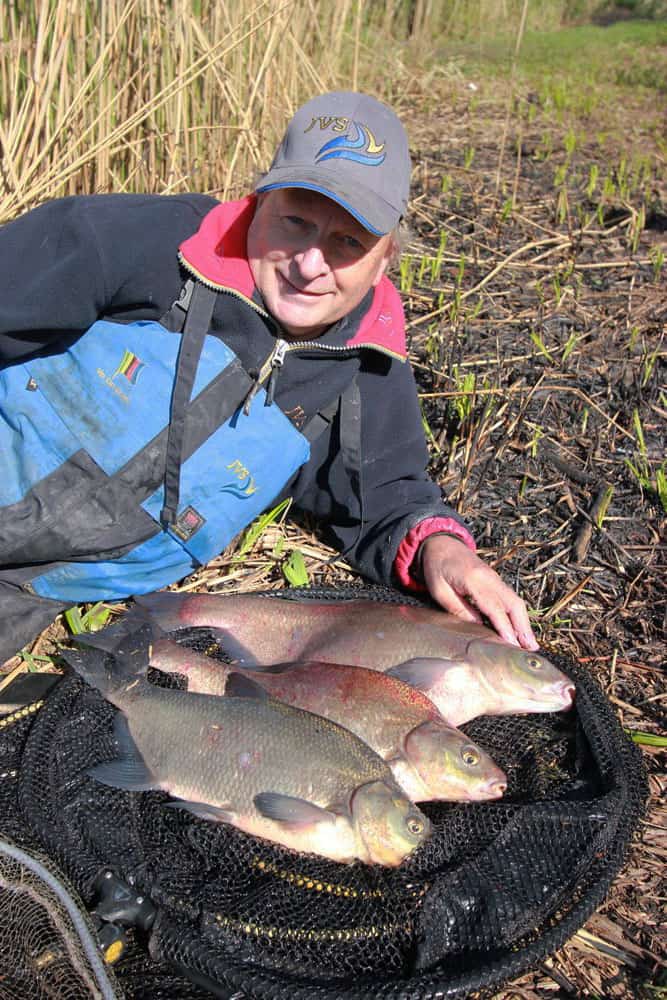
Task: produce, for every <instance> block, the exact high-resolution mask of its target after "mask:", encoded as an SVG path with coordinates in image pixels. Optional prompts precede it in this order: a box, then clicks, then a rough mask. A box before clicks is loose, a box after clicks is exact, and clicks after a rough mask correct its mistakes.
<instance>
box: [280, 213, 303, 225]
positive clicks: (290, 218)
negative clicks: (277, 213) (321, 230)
mask: <svg viewBox="0 0 667 1000" xmlns="http://www.w3.org/2000/svg"><path fill="white" fill-rule="evenodd" d="M283 219H284V221H285V222H287V223H288V224H289V225H291V226H303V225H304V221H303V219H302V218H301V216H300V215H284V216H283Z"/></svg>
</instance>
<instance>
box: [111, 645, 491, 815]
mask: <svg viewBox="0 0 667 1000" xmlns="http://www.w3.org/2000/svg"><path fill="white" fill-rule="evenodd" d="M97 634H98V635H99V633H97ZM150 663H151V666H153V667H156V668H158V669H159V670H163V671H165V672H166V673H178V674H183V675H184V676H186V677H187V681H188V691H191V692H195V693H199V694H214V695H222V696H224V695H228V694H230V693H235V692H239V693H240V692H243V691H244V690H246V689H247V690H251V689H250V688H248V687H247V685H248V684H250V685H253V684H257V685H259V686H260V687H261V688H262V689H263V690H264V691H266V692H267V693H268V694H269V695H270V696H271V697H272V698H277V699H278V700H280V701H282V702H285V703H286V704H288V705H292V706H293V707H295V708H302V709H305V710H306V711H308V712H314V713H315V714H316V715H323V716H325V717H326V718H327V719H331V720H332V721H333V722H337V723H338V724H339V725H342V726H345V727H346V728H347V729H349V730H350V731H351V732H353V733H355V734H356V735H357V736H358V737H359V738H360V739H362V740H363V741H364V742H365V743H367V744H368V746H370V747H371V748H372V749H373V750H375V752H376V753H378V754H379V755H380V756H381V757H382V759H383V760H385V761H386V762H387V763H388V764H389V767H390V768H391V771H392V774H393V775H394V778H395V779H396V781H397V782H398V784H399V785H400V786H401V788H402V789H403V791H404V792H405V793H406V794H407V795H408V796H409V798H410V799H412V801H413V802H430V801H447V802H464V801H467V802H479V801H485V800H488V799H497V798H500V797H501V796H502V795H503V793H504V792H505V790H506V788H507V778H506V776H505V774H504V772H503V771H502V770H501V769H500V768H499V767H498V766H497V765H496V764H495V762H494V761H493V760H492V758H491V757H490V756H489V754H487V753H486V752H485V751H484V750H483V749H482V748H481V747H479V746H477V745H476V744H475V743H473V741H472V740H471V739H469V738H468V737H467V736H466V735H465V733H462V732H461V731H460V730H458V729H455V728H454V727H453V726H451V725H449V723H447V722H446V721H445V719H443V717H442V715H441V714H440V712H439V711H438V710H437V708H436V707H435V705H434V704H433V703H432V702H431V701H430V699H429V698H427V697H426V695H425V694H423V693H422V692H421V691H418V690H416V689H415V688H413V687H411V686H410V685H408V684H406V683H405V682H404V681H402V680H399V679H398V678H396V677H391V676H390V675H389V674H384V673H380V672H378V671H375V670H369V669H367V668H366V667H356V666H350V665H349V664H341V663H325V662H322V661H318V660H309V661H305V662H297V663H281V664H275V665H272V666H268V667H252V668H245V669H243V668H240V667H239V666H237V665H230V664H226V663H223V662H221V661H220V660H215V659H213V658H212V657H210V656H206V655H204V654H202V653H197V652H195V651H194V650H191V649H188V648H187V647H184V646H181V645H179V644H178V643H176V642H173V641H171V640H170V639H168V638H165V637H162V638H156V639H155V640H154V642H153V645H152V650H151V656H150Z"/></svg>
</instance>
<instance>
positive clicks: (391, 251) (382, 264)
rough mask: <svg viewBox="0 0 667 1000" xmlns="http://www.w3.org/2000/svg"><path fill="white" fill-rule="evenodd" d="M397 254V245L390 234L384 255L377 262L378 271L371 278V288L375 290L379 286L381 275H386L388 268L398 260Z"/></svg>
mask: <svg viewBox="0 0 667 1000" xmlns="http://www.w3.org/2000/svg"><path fill="white" fill-rule="evenodd" d="M398 254H399V249H398V244H397V242H396V240H395V239H394V235H393V233H392V234H390V238H389V240H388V242H387V245H386V247H385V251H384V254H383V255H382V257H380V260H379V261H378V269H377V271H376V273H375V277H374V278H373V284H372V286H371V287H372V288H375V286H376V285H379V284H380V281H381V279H382V275H383V274H386V272H387V269H388V268H389V266H390V265H391V264H393V263H394V261H395V260H397V259H398Z"/></svg>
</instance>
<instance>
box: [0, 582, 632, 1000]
mask: <svg viewBox="0 0 667 1000" xmlns="http://www.w3.org/2000/svg"><path fill="white" fill-rule="evenodd" d="M271 596H274V597H276V599H282V598H291V599H294V598H296V599H300V600H305V599H320V600H321V599H327V598H328V599H331V598H336V599H338V600H340V599H346V598H348V597H350V598H352V597H355V598H358V597H360V596H363V597H366V598H373V599H378V600H394V601H401V602H404V603H405V602H406V601H409V600H410V599H409V598H406V597H405V595H402V594H398V593H396V592H393V591H386V590H381V589H376V588H371V589H368V588H364V589H363V590H362V589H360V588H347V589H344V590H341V589H336V590H332V589H326V590H322V589H309V590H305V591H304V590H299V591H281V592H279V593H276V592H271ZM198 636H199V638H200V640H201V642H202V643H203V644H204V645H206V646H207V647H209V648H210V636H207V635H206V634H205V632H203V633H198V632H196V631H195V630H190V632H189V633H183V634H182V635H181V637H180V638H181V641H184V642H187V643H189V644H193V643H195V642H196V641H197V637H198ZM552 659H553V660H554V662H555V663H556V664H557V666H559V667H560V668H561V669H562V670H564V671H565V672H566V673H568V674H569V675H570V676H571V677H572V678H573V680H574V681H575V683H576V686H577V695H576V708H575V709H574V710H573V711H571V712H568V713H553V714H540V715H529V716H502V717H485V718H480V719H477V720H474V721H473V722H470V723H468V724H467V725H465V726H463V727H462V728H463V729H465V731H466V732H467V733H468V734H469V735H470V737H471V738H472V739H474V740H475V742H477V743H479V744H480V745H481V746H482V747H484V748H485V749H486V750H487V751H489V752H490V753H491V755H492V756H493V757H494V758H495V760H496V761H497V763H498V764H499V765H500V766H501V767H502V768H503V769H504V770H505V771H506V773H507V776H508V779H509V784H508V789H507V792H506V794H505V796H504V798H503V799H502V800H501V801H498V802H485V803H479V804H435V803H431V804H428V803H427V804H424V805H423V807H422V808H423V810H424V812H426V813H427V814H428V815H429V817H430V818H431V820H432V821H433V825H434V832H433V836H432V837H431V839H430V840H429V841H428V842H427V843H426V844H424V845H423V846H422V847H421V848H420V849H419V850H418V851H417V852H416V853H415V854H414V855H413V856H412V857H411V858H409V859H408V860H407V861H406V862H405V863H404V864H403V865H402V866H401V867H400V868H399V869H392V870H390V869H382V868H378V867H369V866H366V865H362V864H356V865H351V866H346V865H339V864H336V863H334V862H330V861H327V860H325V859H321V858H318V857H314V856H307V855H297V854H294V853H292V852H290V851H288V850H284V849H282V848H280V847H277V846H272V845H271V844H269V843H267V842H264V841H260V840H256V839H253V838H251V837H249V836H247V835H245V834H243V833H241V832H239V831H237V830H235V829H233V828H231V827H228V826H225V825H222V824H215V823H211V822H208V821H204V820H200V819H197V818H195V817H193V816H191V815H190V814H188V813H185V812H183V811H182V810H178V809H167V808H165V807H164V803H165V802H166V801H167V797H166V796H165V795H164V794H162V793H156V792H154V793H143V794H136V793H127V792H122V791H119V790H116V789H112V788H109V787H106V786H103V785H100V784H98V783H96V782H95V781H94V780H93V779H91V778H90V777H88V776H87V774H86V772H87V771H88V769H89V768H90V767H91V766H93V765H94V764H96V763H98V762H100V761H102V760H104V759H108V758H109V757H111V756H113V740H112V733H111V724H112V720H113V716H114V713H115V709H114V708H113V707H112V706H111V705H110V704H108V703H107V702H105V701H104V700H103V698H102V697H101V696H100V695H99V694H98V693H97V692H96V691H94V690H92V689H91V688H89V687H87V686H86V685H85V684H84V683H83V682H82V681H81V680H80V679H79V678H77V677H75V676H66V677H65V678H64V679H63V680H62V681H61V682H60V683H59V684H58V685H57V687H56V688H55V689H54V691H53V692H52V693H51V694H50V695H49V697H48V699H47V702H46V704H45V705H44V706H43V707H42V708H41V709H40V710H39V712H37V713H36V714H35V716H34V719H32V718H29V717H26V719H24V720H21V722H20V723H19V724H17V725H16V726H14V727H7V728H6V729H5V730H4V731H3V730H1V729H0V772H5V773H8V772H10V771H13V772H15V777H13V778H4V777H3V780H2V782H1V783H0V810H1V812H0V815H1V816H2V819H1V820H0V833H2V832H4V833H6V834H8V835H12V836H14V837H20V838H23V839H24V840H25V839H28V840H31V841H33V842H34V843H36V844H38V845H40V846H41V847H42V849H44V850H45V851H46V852H47V853H48V854H49V856H50V857H51V858H52V859H53V860H54V861H55V862H56V863H57V864H58V865H60V866H61V867H62V869H63V870H64V871H65V872H66V873H67V875H68V876H69V878H70V879H71V881H72V882H73V883H74V885H75V886H76V888H77V889H78V891H79V892H80V893H81V895H82V897H83V899H84V901H86V902H91V901H92V900H93V899H94V883H95V879H96V877H97V875H98V873H99V872H100V870H101V869H102V868H104V867H110V868H113V870H114V871H115V872H117V873H118V874H119V875H120V876H121V877H122V878H123V879H124V880H125V881H126V882H128V883H129V884H131V885H133V886H134V887H136V889H137V891H140V892H142V893H144V894H146V895H147V896H148V897H149V898H150V899H152V901H153V903H154V904H155V905H156V907H157V910H158V916H157V919H156V921H155V924H154V925H153V927H152V929H151V931H150V932H146V933H145V934H144V935H143V937H142V935H141V934H140V933H138V934H137V939H136V942H135V944H134V947H133V948H131V949H130V950H129V952H128V957H127V959H124V960H123V961H121V962H120V963H119V964H118V966H117V967H116V975H117V978H118V981H119V982H120V984H121V986H122V987H123V990H124V992H125V994H126V996H128V997H134V998H143V997H146V998H148V997H149V996H150V997H152V998H153V997H161V996H164V997H177V998H182V1000H188V998H190V997H192V998H194V997H199V996H202V995H206V993H205V992H204V990H203V987H202V986H201V984H206V985H207V987H208V989H210V990H211V991H213V992H215V993H217V995H219V996H231V995H232V994H233V995H234V997H238V998H242V997H243V998H248V1000H250V998H265V997H266V998H268V997H271V998H284V1000H296V998H302V1000H315V998H322V1000H324V998H331V1000H334V998H335V1000H342V998H350V1000H351V998H393V1000H398V998H401V1000H427V998H434V997H436V996H437V997H462V996H465V995H466V994H468V993H470V992H473V991H477V990H486V989H488V988H491V987H497V986H498V985H499V984H500V983H501V982H504V981H506V980H508V979H511V978H513V977H515V976H517V975H519V974H520V973H521V972H523V971H525V970H526V969H528V968H530V967H531V966H533V965H535V964H536V963H537V962H539V961H540V960H541V959H543V958H544V957H545V956H546V955H548V954H549V953H551V952H553V951H554V950H555V949H557V948H558V947H560V946H561V945H562V944H563V943H564V942H565V941H566V940H567V938H568V937H569V936H570V935H571V934H573V933H574V931H575V930H576V929H577V928H578V927H580V926H581V924H583V923H584V921H585V920H586V919H587V917H588V916H589V915H590V913H591V912H592V911H593V910H594V909H595V908H596V907H597V906H598V905H599V904H600V902H601V901H602V899H603V898H604V896H605V894H606V892H607V890H608V889H609V886H610V884H611V881H612V879H613V878H614V876H615V875H616V873H617V872H618V870H619V868H620V866H621V864H622V862H623V859H624V857H625V853H626V850H627V846H628V843H629V840H630V838H631V836H632V833H633V831H634V830H635V828H636V826H637V823H638V820H639V817H640V815H641V812H642V808H643V802H644V799H645V796H646V783H645V777H644V774H643V769H642V764H641V756H640V753H639V751H638V750H637V748H636V747H635V746H634V745H633V744H632V742H631V741H630V740H629V739H628V738H627V737H626V736H625V734H624V733H623V731H622V729H621V727H620V726H619V724H618V722H617V720H616V718H615V715H614V713H613V711H612V709H611V706H610V705H609V703H608V701H607V700H606V698H605V696H604V694H603V693H602V691H601V690H600V688H599V687H598V685H597V684H596V683H595V682H594V681H593V680H592V679H591V677H590V676H589V674H588V673H587V672H586V671H584V670H582V669H581V668H580V667H578V666H577V665H576V664H575V663H573V662H571V661H569V660H568V661H564V660H563V659H562V658H559V657H553V656H552ZM158 676H161V675H157V674H155V677H158ZM142 948H145V949H148V952H149V954H150V958H148V957H146V952H143V953H142V951H141V949H142ZM142 954H143V957H142ZM177 970H178V971H177ZM179 972H180V973H183V974H185V976H187V977H188V979H192V980H196V981H197V982H198V983H199V984H200V985H199V986H194V985H191V984H188V983H187V980H186V979H184V978H181V979H179V978H178V975H179ZM170 977H171V978H170Z"/></svg>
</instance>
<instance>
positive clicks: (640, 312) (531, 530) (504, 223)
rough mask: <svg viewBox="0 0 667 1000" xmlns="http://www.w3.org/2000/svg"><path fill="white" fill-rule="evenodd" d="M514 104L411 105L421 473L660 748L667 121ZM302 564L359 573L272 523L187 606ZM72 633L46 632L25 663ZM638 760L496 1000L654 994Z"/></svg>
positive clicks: (650, 895) (656, 903)
mask: <svg viewBox="0 0 667 1000" xmlns="http://www.w3.org/2000/svg"><path fill="white" fill-rule="evenodd" d="M516 98H517V99H516V100H515V101H514V102H513V103H512V104H511V105H507V103H506V102H505V101H504V100H503V101H500V100H499V99H498V96H497V94H495V93H494V90H493V84H491V83H488V84H486V85H484V86H482V85H476V84H474V83H472V86H471V84H470V83H468V82H466V81H465V80H459V81H458V83H457V85H456V86H452V87H451V89H449V90H447V91H446V93H445V95H444V96H443V98H442V99H441V100H435V99H434V97H433V95H432V94H429V95H426V94H425V93H424V92H422V91H419V90H417V89H416V85H414V89H413V90H412V91H411V89H410V87H409V86H408V87H406V89H405V93H404V95H403V98H402V100H403V101H404V105H405V106H404V108H403V111H404V113H405V114H406V115H407V118H406V120H407V121H408V122H409V124H410V130H411V140H412V152H413V158H414V162H415V174H414V182H413V200H412V205H411V213H410V226H411V232H410V234H409V237H408V241H407V247H406V251H407V252H406V254H405V256H404V258H403V262H402V265H401V268H400V269H399V268H397V269H396V272H395V275H394V277H395V280H396V282H397V283H398V284H399V285H400V287H401V289H402V291H403V297H404V301H405V304H406V311H407V319H408V335H409V342H410V351H411V357H412V360H413V364H414V368H415V372H416V375H417V380H418V384H419V388H420V392H421V394H422V402H423V413H424V419H425V425H426V427H427V431H428V435H429V439H430V441H431V455H432V462H431V465H432V472H433V475H434V476H435V477H436V478H437V479H438V481H439V482H440V483H441V485H442V487H443V490H444V491H445V493H446V494H447V495H448V497H449V498H450V501H452V502H453V503H454V504H455V505H456V506H457V508H458V509H459V511H460V512H461V513H462V514H463V515H464V516H465V517H466V518H467V519H468V520H469V522H470V524H471V526H472V528H473V530H474V533H475V536H476V538H477V539H478V542H479V545H480V551H481V554H482V555H483V556H484V557H485V558H487V559H488V560H490V562H491V563H492V564H493V565H494V566H495V567H496V568H497V569H498V571H499V572H500V573H501V575H502V576H503V577H504V578H505V579H506V580H507V581H508V582H510V583H511V584H512V585H513V586H515V587H516V588H517V589H518V590H520V592H521V593H522V595H523V596H524V598H525V599H526V601H527V603H528V606H529V608H530V610H531V613H532V615H533V620H534V624H535V628H536V630H537V632H538V635H539V637H540V639H541V641H542V642H543V644H544V646H545V647H546V648H552V649H555V650H557V651H560V652H563V653H566V654H567V655H569V656H572V657H574V658H575V659H576V660H577V661H578V662H579V663H582V664H585V665H586V666H587V667H588V669H590V670H591V671H592V673H593V674H594V675H595V677H596V678H597V680H598V681H599V682H600V684H601V685H602V687H603V688H604V690H605V691H606V692H607V694H608V697H609V698H610V700H611V702H612V703H613V705H614V706H615V708H616V710H617V712H618V717H619V719H620V721H621V723H622V724H623V726H625V727H626V728H627V729H629V730H632V731H635V732H639V733H648V734H659V733H661V732H662V733H663V734H664V729H665V726H664V722H665V698H666V694H665V685H664V673H663V670H664V664H665V659H666V657H665V652H666V647H665V633H664V626H665V596H666V588H665V550H664V547H663V545H662V541H663V537H664V528H665V521H666V511H665V506H664V505H665V504H667V496H666V495H665V492H667V490H665V485H664V481H663V480H661V478H660V477H661V471H662V473H664V472H665V471H667V469H666V468H663V467H661V463H662V462H663V461H664V459H665V428H666V422H665V418H666V417H667V393H666V390H665V377H664V376H665V360H666V358H667V347H666V346H665V341H664V324H665V318H666V315H667V306H666V299H665V273H666V268H665V266H664V265H663V264H662V261H663V259H664V255H665V253H667V244H666V240H665V228H666V226H667V202H666V200H665V180H664V145H663V146H662V153H661V152H660V148H661V147H660V145H659V142H658V141H657V140H656V136H657V135H658V130H659V128H660V126H659V117H658V110H657V108H656V106H655V100H654V96H653V95H651V94H646V95H644V96H642V95H641V94H637V95H636V96H635V97H634V98H632V99H629V98H628V95H627V93H626V94H625V95H624V98H623V99H624V104H623V109H624V110H623V116H622V118H621V117H620V116H619V113H618V111H617V110H615V109H614V108H606V109H605V110H604V111H603V110H602V109H600V108H598V109H596V111H595V117H594V118H592V117H590V114H589V117H588V118H587V117H586V110H585V108H584V110H583V111H582V110H579V111H577V113H576V115H575V118H574V119H573V118H572V117H571V116H570V117H568V114H567V109H565V110H564V109H563V108H560V109H559V108H558V106H557V105H556V104H550V103H549V100H548V99H546V98H544V97H543V96H541V95H540V94H537V93H531V92H530V91H529V90H527V91H524V92H523V93H522V92H520V90H519V89H518V88H517V91H516ZM508 107H509V113H508ZM415 109H419V110H418V111H415ZM575 111H576V109H575ZM605 116H606V117H605ZM573 120H574V124H573ZM661 169H662V170H663V173H662V174H661V173H660V170H661ZM605 179H606V180H605ZM443 234H446V235H443ZM661 489H662V490H663V491H665V492H663V500H662V502H661V498H660V495H659V494H660V491H661ZM295 548H298V549H299V550H300V552H301V553H302V555H303V557H304V561H305V567H306V570H307V571H308V573H309V578H310V580H311V582H315V583H328V582H332V581H347V580H350V579H352V578H354V573H353V572H352V571H351V570H350V569H349V567H347V566H346V565H345V564H344V563H343V562H326V560H327V559H328V558H329V557H330V556H332V553H331V552H329V551H328V550H326V549H325V548H324V547H323V546H322V544H321V543H320V542H319V541H318V539H317V536H316V535H315V534H313V533H312V532H310V531H308V530H306V529H305V528H304V529H301V528H297V527H295V526H294V525H292V524H286V523H285V524H276V525H273V526H270V527H269V528H267V529H266V530H265V531H264V533H263V534H262V535H261V537H260V538H259V539H258V540H256V541H255V542H254V544H253V546H252V547H251V549H250V550H249V551H247V552H245V553H244V554H243V557H242V558H238V556H239V551H240V550H239V548H238V546H237V548H236V549H232V550H231V551H229V552H227V553H225V555H224V556H222V557H220V559H219V560H216V561H215V562H214V563H213V564H211V565H210V566H209V567H207V569H206V570H204V571H202V572H201V573H199V574H197V576H196V577H195V578H193V579H191V580H190V581H189V582H187V583H186V587H187V588H188V589H195V588H196V589H199V588H204V587H205V588H207V589H212V590H222V591H225V592H227V591H229V590H230V589H241V590H250V589H257V587H266V586H276V587H279V586H284V585H285V576H284V566H285V559H286V557H287V556H288V555H289V554H290V553H291V552H292V551H293V550H294V549H295ZM64 634H65V630H64V626H63V623H62V622H60V623H59V624H58V625H57V626H56V627H55V628H52V629H51V630H49V631H47V632H46V633H44V635H43V636H42V637H40V639H39V640H38V641H37V643H36V644H35V647H34V648H33V650H32V652H33V654H36V655H38V656H39V655H40V654H48V653H49V652H51V651H52V650H53V648H54V647H53V642H54V640H56V639H58V638H59V637H61V636H63V635H64ZM639 738H641V737H639ZM642 749H643V753H644V757H645V762H646V768H647V772H648V779H649V784H650V793H651V795H650V800H649V802H648V805H647V812H646V815H645V818H644V821H643V822H642V824H641V828H640V830H639V832H638V834H637V837H636V840H635V842H634V843H633V845H632V847H631V850H630V853H629V858H628V861H627V864H626V866H625V868H624V869H623V871H622V873H621V874H620V875H619V877H618V878H617V879H616V881H615V883H614V885H613V887H612V889H611V891H610V893H609V895H608V898H607V900H606V902H605V903H604V904H603V906H602V907H601V908H600V909H599V911H598V912H597V913H596V915H595V916H594V917H592V918H591V919H590V920H589V921H588V922H587V924H586V926H585V928H584V930H583V932H581V933H578V934H577V935H575V936H574V938H572V940H571V941H570V942H569V943H568V944H567V945H566V946H565V947H564V948H562V949H561V950H560V951H559V952H558V953H557V954H556V955H554V956H553V957H552V959H550V960H549V961H548V962H547V963H545V964H543V965H542V966H541V968H540V969H538V970H537V971H536V972H534V973H531V974H529V975H525V976H523V977H521V979H519V980H517V981H516V982H515V983H513V984H511V985H509V986H508V987H506V988H505V989H503V990H502V991H500V993H498V994H497V996H498V998H499V1000H500V998H502V1000H510V998H519V997H521V998H526V1000H534V998H547V997H549V998H553V997H604V998H607V997H615V998H616V997H618V998H628V1000H629V998H642V1000H656V998H657V997H665V995H667V977H666V975H665V965H664V937H662V938H661V929H660V921H661V909H662V907H663V906H664V898H665V890H664V883H663V884H662V885H661V881H660V879H661V875H662V873H663V871H664V862H665V859H666V857H667V834H666V833H665V824H664V818H665V812H664V805H663V796H664V790H665V787H666V786H667V774H666V769H665V751H664V749H660V748H656V747H651V746H648V745H644V746H643V748H642Z"/></svg>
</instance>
